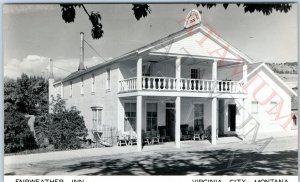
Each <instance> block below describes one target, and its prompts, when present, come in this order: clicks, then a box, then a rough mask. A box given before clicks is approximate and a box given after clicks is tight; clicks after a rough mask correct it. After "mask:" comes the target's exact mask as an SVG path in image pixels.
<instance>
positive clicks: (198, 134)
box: [193, 126, 203, 140]
mask: <svg viewBox="0 0 300 182" xmlns="http://www.w3.org/2000/svg"><path fill="white" fill-rule="evenodd" d="M202 135H203V131H202V130H200V127H199V126H195V131H194V135H193V140H196V139H198V140H202V139H203V138H202Z"/></svg>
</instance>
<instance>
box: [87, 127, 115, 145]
mask: <svg viewBox="0 0 300 182" xmlns="http://www.w3.org/2000/svg"><path fill="white" fill-rule="evenodd" d="M91 132H92V135H93V140H92V142H93V143H94V144H95V146H96V147H103V146H104V147H111V146H114V145H116V144H117V136H118V130H117V128H115V127H110V126H102V127H100V128H98V129H97V130H91Z"/></svg>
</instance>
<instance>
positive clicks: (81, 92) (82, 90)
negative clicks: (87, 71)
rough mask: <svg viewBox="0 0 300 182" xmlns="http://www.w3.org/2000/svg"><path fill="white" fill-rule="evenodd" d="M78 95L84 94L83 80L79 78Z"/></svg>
mask: <svg viewBox="0 0 300 182" xmlns="http://www.w3.org/2000/svg"><path fill="white" fill-rule="evenodd" d="M80 94H81V95H83V94H84V80H83V78H81V84H80Z"/></svg>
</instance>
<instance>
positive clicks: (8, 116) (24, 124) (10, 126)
mask: <svg viewBox="0 0 300 182" xmlns="http://www.w3.org/2000/svg"><path fill="white" fill-rule="evenodd" d="M36 147H37V146H36V143H35V140H34V136H33V134H32V132H31V131H30V128H29V126H28V119H26V118H25V116H24V115H23V114H21V113H19V112H5V113H4V152H7V153H9V152H19V151H22V150H26V149H35V148H36Z"/></svg>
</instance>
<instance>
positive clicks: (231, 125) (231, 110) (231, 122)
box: [228, 104, 236, 131]
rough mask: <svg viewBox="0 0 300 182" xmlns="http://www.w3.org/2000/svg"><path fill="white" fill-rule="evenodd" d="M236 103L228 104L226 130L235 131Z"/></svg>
mask: <svg viewBox="0 0 300 182" xmlns="http://www.w3.org/2000/svg"><path fill="white" fill-rule="evenodd" d="M235 118H236V105H235V104H229V105H228V131H235V124H236V122H235Z"/></svg>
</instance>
